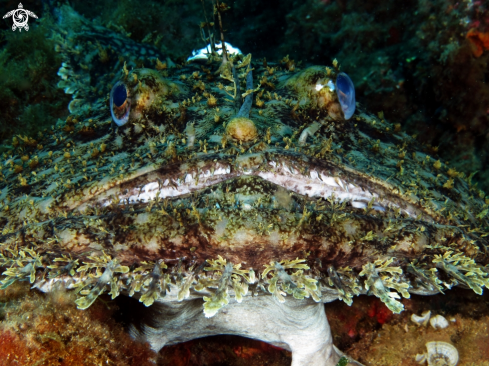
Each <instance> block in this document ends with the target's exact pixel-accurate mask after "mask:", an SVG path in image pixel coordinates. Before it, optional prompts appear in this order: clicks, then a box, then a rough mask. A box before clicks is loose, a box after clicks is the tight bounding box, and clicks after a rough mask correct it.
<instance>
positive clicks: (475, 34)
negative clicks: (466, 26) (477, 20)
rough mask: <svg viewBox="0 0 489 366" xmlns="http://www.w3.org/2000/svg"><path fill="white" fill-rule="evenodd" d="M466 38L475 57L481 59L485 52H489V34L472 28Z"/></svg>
mask: <svg viewBox="0 0 489 366" xmlns="http://www.w3.org/2000/svg"><path fill="white" fill-rule="evenodd" d="M466 37H467V39H468V40H469V42H470V45H471V47H472V53H473V54H474V56H475V57H480V56H481V55H482V53H483V52H484V51H485V50H489V32H486V33H484V32H480V31H478V30H476V29H475V28H472V29H471V30H469V31H468V33H467V36H466Z"/></svg>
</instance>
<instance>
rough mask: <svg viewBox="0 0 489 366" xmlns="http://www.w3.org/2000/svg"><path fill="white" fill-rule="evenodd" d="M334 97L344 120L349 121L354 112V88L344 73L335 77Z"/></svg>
mask: <svg viewBox="0 0 489 366" xmlns="http://www.w3.org/2000/svg"><path fill="white" fill-rule="evenodd" d="M336 95H337V96H338V100H339V102H340V106H341V109H342V110H343V114H344V115H345V119H350V118H351V116H353V113H354V112H355V86H354V85H353V81H351V79H350V77H349V76H348V75H346V74H345V73H344V72H340V73H339V74H338V76H337V77H336Z"/></svg>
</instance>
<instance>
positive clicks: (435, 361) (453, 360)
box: [426, 342, 458, 366]
mask: <svg viewBox="0 0 489 366" xmlns="http://www.w3.org/2000/svg"><path fill="white" fill-rule="evenodd" d="M426 348H427V349H428V354H427V355H426V356H427V360H428V365H429V366H455V365H456V364H457V363H458V351H457V349H456V348H455V347H454V346H452V345H451V344H450V343H446V342H428V343H426Z"/></svg>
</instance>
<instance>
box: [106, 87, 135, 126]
mask: <svg viewBox="0 0 489 366" xmlns="http://www.w3.org/2000/svg"><path fill="white" fill-rule="evenodd" d="M130 111H131V100H130V99H129V94H128V90H127V87H126V85H125V84H124V83H123V82H122V81H118V82H117V83H116V84H115V85H114V87H113V88H112V90H111V91H110V114H111V115H112V119H113V120H114V122H115V123H116V124H117V125H118V126H122V125H124V124H126V122H127V121H128V120H129V112H130Z"/></svg>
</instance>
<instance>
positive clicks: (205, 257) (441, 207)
mask: <svg viewBox="0 0 489 366" xmlns="http://www.w3.org/2000/svg"><path fill="white" fill-rule="evenodd" d="M62 12H64V14H65V15H64V17H62V20H63V21H65V22H68V23H69V27H68V26H67V27H66V28H63V24H64V23H63V22H61V23H60V29H59V31H58V32H57V33H56V34H55V35H54V36H53V37H54V38H55V39H56V40H57V42H58V46H57V49H58V50H59V51H60V52H61V53H62V54H63V56H64V57H65V62H64V64H63V66H62V67H61V69H60V72H59V74H60V76H61V77H62V81H61V82H60V84H61V85H60V86H61V87H63V88H65V89H66V91H67V92H69V93H72V94H73V102H72V103H71V104H70V111H71V112H72V114H71V115H70V116H69V117H68V118H67V120H66V121H58V123H57V124H56V127H55V128H53V129H52V130H50V131H45V132H44V133H43V134H42V135H40V136H38V137H36V138H32V137H31V138H27V137H24V136H17V137H15V138H14V139H13V141H12V149H11V151H10V153H9V154H5V155H4V157H3V158H2V163H1V174H0V191H1V192H0V225H1V229H2V231H1V235H0V266H1V267H2V268H3V277H2V286H3V287H6V286H8V285H9V284H11V283H13V282H14V281H17V280H21V281H30V282H31V283H32V284H34V285H35V286H37V287H40V288H43V289H49V288H50V286H51V285H52V284H53V283H54V282H56V281H64V282H65V283H66V286H67V287H68V288H76V291H78V292H79V298H78V300H77V304H78V307H79V308H81V309H84V308H87V307H88V306H90V305H91V304H92V303H93V301H95V300H96V298H97V296H99V295H100V294H102V293H104V292H109V294H111V295H112V297H116V296H118V295H119V294H120V293H124V294H128V295H129V296H133V295H135V294H136V295H137V296H138V297H139V298H140V301H142V302H144V304H145V305H146V306H149V305H151V304H153V303H154V302H155V301H158V302H164V301H165V300H164V299H165V296H166V294H167V292H168V293H170V294H173V295H172V296H174V298H175V299H176V301H183V300H184V299H186V298H189V297H190V296H193V297H198V298H201V299H203V310H204V313H205V315H206V316H207V317H212V316H214V315H216V314H217V313H218V312H219V311H222V310H221V309H222V308H223V307H225V306H226V304H228V303H229V301H230V299H231V297H233V298H235V300H236V301H237V302H238V303H239V302H241V301H242V300H243V298H244V297H245V296H250V295H260V294H261V295H270V294H271V295H272V296H273V297H274V298H275V299H276V300H277V301H279V302H283V301H285V296H287V297H293V298H295V299H296V301H306V300H303V299H304V298H311V299H313V300H314V301H317V302H319V301H321V299H322V300H323V301H325V300H332V299H335V298H339V299H341V300H343V301H345V302H346V303H349V304H350V303H351V302H352V299H353V297H354V296H355V295H358V294H360V293H367V292H368V293H369V294H372V295H375V296H377V297H379V298H380V299H381V300H382V301H384V302H385V303H386V305H387V306H388V307H389V308H390V309H391V310H392V311H394V312H400V311H402V309H403V306H402V304H401V302H400V301H398V299H399V298H400V296H401V295H402V296H404V297H409V294H410V293H421V294H432V293H436V292H439V291H444V290H447V289H449V288H451V287H452V286H454V285H461V286H465V287H470V288H471V289H473V290H474V291H475V292H476V293H478V294H481V293H482V289H483V287H484V286H486V287H488V286H489V280H488V273H487V267H485V265H486V264H487V263H488V260H487V245H488V241H487V235H488V234H489V228H488V215H487V213H488V209H489V208H488V204H487V203H485V202H484V193H483V192H480V191H479V190H478V189H477V188H476V187H474V186H472V185H471V179H470V177H466V176H464V175H463V174H460V173H458V172H456V171H454V170H453V169H450V167H449V166H447V165H445V163H443V162H440V161H437V160H435V159H433V158H430V156H429V155H427V154H426V153H425V152H421V151H419V145H418V144H417V142H416V141H415V140H413V139H412V138H411V137H409V136H407V135H405V134H404V133H402V132H400V128H399V125H393V124H391V123H389V122H388V121H386V120H385V119H383V118H382V116H379V117H377V116H373V115H371V114H368V113H367V112H365V111H363V110H362V109H361V108H357V110H356V112H355V114H354V115H353V116H352V117H351V118H350V119H349V120H345V119H344V116H343V112H342V109H341V106H340V104H339V102H338V97H337V95H336V92H335V91H334V89H333V88H331V87H329V86H331V85H334V84H335V81H336V75H337V74H338V72H339V69H338V67H337V65H336V63H335V67H324V66H314V67H309V68H304V69H298V68H297V67H295V71H293V72H291V71H289V70H292V69H293V68H292V67H290V62H291V61H290V60H288V58H287V63H285V62H283V63H276V64H274V63H268V64H266V63H265V62H258V61H256V60H252V59H251V55H248V56H246V57H245V56H237V57H234V59H233V60H232V64H233V65H234V70H232V65H231V63H228V64H227V65H224V66H222V65H221V61H220V60H209V61H208V62H207V63H204V64H198V63H190V64H187V65H176V67H170V66H171V63H170V60H168V61H167V62H164V61H160V59H161V60H165V58H164V57H163V56H162V55H157V54H156V53H157V51H155V50H153V48H151V46H145V45H133V43H134V42H132V41H129V40H128V41H127V42H128V45H121V42H123V40H124V37H123V36H120V35H116V34H113V36H112V37H109V36H108V35H109V34H112V32H110V31H109V30H104V32H105V33H104V37H103V38H99V34H100V32H101V29H98V28H90V27H91V26H90V24H88V22H86V21H85V20H83V18H81V17H79V16H77V15H76V14H75V13H74V12H73V11H72V10H70V9H69V8H63V9H62ZM66 29H70V31H66ZM97 40H99V41H97ZM103 41H106V42H107V43H104V42H103ZM118 47H119V48H118ZM128 48H129V49H131V50H132V51H131V52H128V51H127V49H128ZM136 50H137V52H136ZM252 68H253V74H252V76H253V77H254V80H253V79H252V77H251V76H250V74H249V73H250V72H251V69H252ZM217 70H220V71H219V72H217ZM233 75H234V76H233ZM236 78H238V79H239V80H236ZM247 80H248V87H247V86H246V84H247V82H246V81H247ZM250 80H252V81H253V85H252V87H253V89H251V88H250V87H249V85H250V83H249V81H250ZM118 81H119V82H121V83H123V84H124V85H125V87H126V88H127V97H128V98H129V100H128V103H127V105H126V104H121V101H118V102H117V103H118V106H117V107H120V106H122V107H124V108H125V107H126V106H129V107H130V108H131V110H130V115H129V119H128V121H127V122H126V123H125V124H123V125H121V126H117V125H116V124H114V123H113V121H112V118H111V108H114V106H113V105H110V100H109V94H110V90H111V87H112V86H113V85H115V84H116V82H118ZM237 85H240V88H237ZM238 89H240V90H241V91H243V93H242V94H243V95H242V97H241V98H238V96H237V90H238ZM251 92H253V96H252V98H253V103H252V108H251V110H249V113H248V114H246V113H244V112H241V114H239V116H238V113H240V112H239V111H240V108H241V107H242V105H241V104H240V102H239V101H240V100H241V101H243V100H244V103H249V102H246V100H247V99H246V98H247V96H248V100H249V99H250V97H249V95H251ZM121 95H124V93H122V94H121ZM122 107H121V108H122ZM245 108H246V109H248V105H247V104H246V107H245ZM245 114H246V117H243V115H245ZM228 124H232V126H233V127H232V128H227V126H228ZM233 301H234V299H233Z"/></svg>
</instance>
